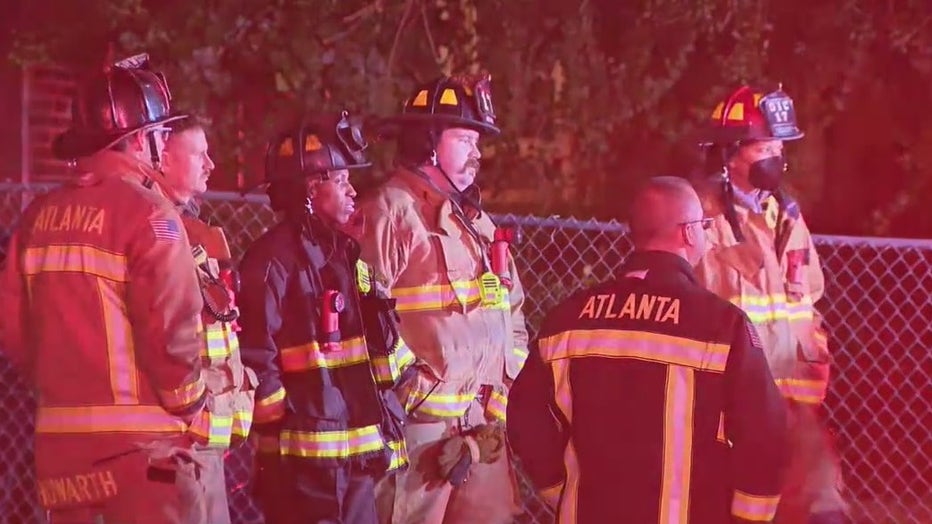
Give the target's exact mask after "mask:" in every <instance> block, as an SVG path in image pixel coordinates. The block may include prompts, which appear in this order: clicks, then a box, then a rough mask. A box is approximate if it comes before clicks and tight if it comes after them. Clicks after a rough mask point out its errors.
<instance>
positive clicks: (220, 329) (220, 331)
mask: <svg viewBox="0 0 932 524" xmlns="http://www.w3.org/2000/svg"><path fill="white" fill-rule="evenodd" d="M201 329H202V330H203V331H204V339H205V342H206V344H205V345H206V348H205V353H206V355H207V358H209V359H211V360H226V359H227V358H230V355H232V354H233V353H234V352H236V351H237V350H238V349H239V339H238V338H237V337H236V332H234V331H233V329H232V326H231V325H230V324H229V323H226V322H214V323H213V324H207V325H206V326H205V325H204V324H203V322H202V323H201Z"/></svg>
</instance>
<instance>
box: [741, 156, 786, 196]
mask: <svg viewBox="0 0 932 524" xmlns="http://www.w3.org/2000/svg"><path fill="white" fill-rule="evenodd" d="M784 171H786V159H784V158H783V155H780V156H772V157H770V158H765V159H763V160H758V161H757V162H754V163H753V164H751V167H750V168H749V170H748V180H749V181H750V182H751V185H752V186H754V187H756V188H758V189H763V190H764V191H771V192H773V191H776V190H777V189H778V188H779V187H780V179H781V178H782V175H783V173H784Z"/></svg>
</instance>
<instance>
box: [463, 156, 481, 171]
mask: <svg viewBox="0 0 932 524" xmlns="http://www.w3.org/2000/svg"><path fill="white" fill-rule="evenodd" d="M479 166H480V164H479V160H477V159H475V158H470V159H469V160H467V161H466V163H465V164H464V165H463V167H472V168H475V169H479Z"/></svg>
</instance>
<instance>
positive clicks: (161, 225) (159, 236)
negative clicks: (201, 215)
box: [149, 218, 181, 242]
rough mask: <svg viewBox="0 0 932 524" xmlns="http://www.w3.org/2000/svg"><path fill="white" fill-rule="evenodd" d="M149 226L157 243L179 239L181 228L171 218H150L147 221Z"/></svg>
mask: <svg viewBox="0 0 932 524" xmlns="http://www.w3.org/2000/svg"><path fill="white" fill-rule="evenodd" d="M149 225H150V226H152V233H154V234H155V240H157V241H158V240H165V241H169V242H170V241H174V240H178V239H180V238H181V226H179V225H178V222H177V221H175V220H173V219H171V218H152V219H149Z"/></svg>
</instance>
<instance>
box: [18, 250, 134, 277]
mask: <svg viewBox="0 0 932 524" xmlns="http://www.w3.org/2000/svg"><path fill="white" fill-rule="evenodd" d="M61 272H80V273H85V274H88V275H94V276H96V277H100V278H103V279H107V280H112V281H114V282H126V281H127V269H126V256H124V255H122V254H119V253H113V252H110V251H106V250H103V249H100V248H98V247H94V246H87V245H67V244H58V245H51V246H45V247H30V248H27V249H26V251H25V253H23V273H25V274H26V275H37V274H39V273H61Z"/></svg>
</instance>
